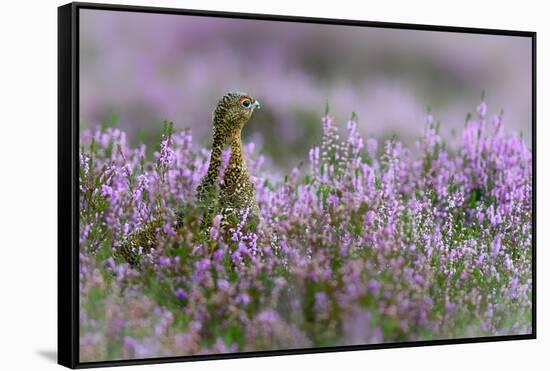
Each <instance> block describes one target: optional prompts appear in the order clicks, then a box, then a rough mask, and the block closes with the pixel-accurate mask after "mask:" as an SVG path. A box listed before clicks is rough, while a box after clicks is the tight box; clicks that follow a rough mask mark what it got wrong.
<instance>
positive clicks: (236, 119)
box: [212, 91, 260, 136]
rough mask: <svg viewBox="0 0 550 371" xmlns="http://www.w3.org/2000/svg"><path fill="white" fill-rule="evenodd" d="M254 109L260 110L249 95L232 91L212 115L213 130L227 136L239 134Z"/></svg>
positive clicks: (222, 99) (220, 101)
mask: <svg viewBox="0 0 550 371" xmlns="http://www.w3.org/2000/svg"><path fill="white" fill-rule="evenodd" d="M256 108H260V102H259V101H258V100H257V99H255V98H253V97H252V96H251V95H249V94H246V93H241V92H234V91H232V92H229V93H227V94H225V95H224V96H223V97H221V99H220V100H219V101H218V104H217V105H216V108H215V109H214V112H213V113H212V122H213V125H214V130H215V131H218V133H219V134H221V135H227V136H231V135H233V134H237V133H240V131H241V129H242V128H243V126H244V125H245V124H246V123H247V122H248V120H250V117H251V116H252V113H253V112H254V110H255V109H256Z"/></svg>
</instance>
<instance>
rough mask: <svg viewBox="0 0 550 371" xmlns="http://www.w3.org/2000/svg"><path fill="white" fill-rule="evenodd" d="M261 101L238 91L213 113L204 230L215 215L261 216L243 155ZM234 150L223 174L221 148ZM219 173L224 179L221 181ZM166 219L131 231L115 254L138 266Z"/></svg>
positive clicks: (226, 220) (227, 220) (200, 200)
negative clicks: (246, 135) (249, 124)
mask: <svg viewBox="0 0 550 371" xmlns="http://www.w3.org/2000/svg"><path fill="white" fill-rule="evenodd" d="M259 107H260V104H259V102H258V101H257V100H256V99H254V98H252V97H251V96H250V95H248V94H245V93H239V92H229V93H227V94H225V95H224V96H223V97H222V98H221V99H220V100H219V101H218V104H217V105H216V108H215V109H214V111H213V113H212V126H213V143H212V153H211V156H210V164H209V166H208V172H207V173H206V175H205V176H204V177H203V179H202V180H201V182H200V184H199V186H198V187H197V204H198V206H199V207H202V208H203V209H204V214H203V221H202V227H201V228H203V229H204V230H205V231H207V230H208V228H209V227H210V226H211V224H212V218H213V217H214V216H215V215H218V214H221V215H222V216H223V218H222V223H223V224H224V225H234V224H236V223H237V222H239V221H240V220H241V219H242V216H243V213H244V211H246V210H248V220H249V221H257V220H258V219H259V208H258V203H257V201H256V196H255V192H254V185H253V184H252V182H251V181H250V176H249V174H248V168H247V166H246V160H245V158H244V157H243V152H242V144H241V131H242V129H243V127H244V125H245V124H246V123H247V122H248V120H250V117H251V116H252V113H253V111H254V109H256V108H259ZM225 148H230V149H231V156H230V159H229V163H228V165H227V167H226V169H225V172H224V174H220V173H221V167H222V151H223V150H224V149H225ZM220 176H221V179H222V180H223V181H222V182H220ZM175 215H176V219H177V225H176V228H179V227H180V226H181V225H182V220H183V217H182V215H180V214H179V213H178V212H176V213H175ZM164 220H165V218H164V217H163V216H159V217H157V218H155V219H153V220H151V221H149V222H147V223H146V224H145V225H143V226H142V227H141V228H139V229H137V230H135V231H134V232H132V233H130V234H129V235H128V236H127V237H126V238H125V240H124V241H123V242H122V243H121V245H120V247H119V248H118V249H117V251H116V255H117V256H119V257H121V258H123V259H124V260H126V261H127V262H128V263H130V264H131V265H136V264H137V263H138V262H139V258H140V256H141V255H140V251H139V250H140V248H141V250H142V251H141V252H142V253H143V252H148V251H149V250H150V249H151V248H153V247H155V246H156V245H157V243H158V237H159V234H163V231H162V225H163V223H164Z"/></svg>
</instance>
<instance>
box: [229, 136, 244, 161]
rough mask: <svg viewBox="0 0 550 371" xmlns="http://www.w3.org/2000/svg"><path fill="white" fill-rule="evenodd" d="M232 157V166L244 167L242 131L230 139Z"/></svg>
mask: <svg viewBox="0 0 550 371" xmlns="http://www.w3.org/2000/svg"><path fill="white" fill-rule="evenodd" d="M230 147H231V157H230V159H229V162H230V163H231V164H239V165H241V164H242V165H244V164H245V162H244V157H243V150H242V142H241V130H238V131H236V132H235V133H233V135H231V138H230Z"/></svg>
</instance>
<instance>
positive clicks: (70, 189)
mask: <svg viewBox="0 0 550 371" xmlns="http://www.w3.org/2000/svg"><path fill="white" fill-rule="evenodd" d="M81 9H99V10H111V11H121V12H140V13H157V14H158V13H161V14H177V15H193V16H208V17H225V18H238V19H255V20H271V21H286V22H301V23H316V24H332V25H343V26H346V25H347V26H361V27H377V28H387V29H391V28H397V29H406V30H424V31H442V32H454V33H469V34H487V35H508V36H519V37H525V38H530V39H531V42H532V56H531V57H532V110H533V111H532V128H531V129H532V142H531V146H532V147H531V148H532V152H533V161H532V173H533V200H532V201H533V204H532V210H533V217H532V235H533V249H532V254H533V256H532V277H533V280H532V293H533V294H532V303H533V307H532V313H533V315H532V333H531V334H525V335H506V336H489V337H475V338H460V339H444V340H428V341H413V342H400V343H384V344H370V345H350V346H335V347H323V348H307V349H288V350H273V351H258V352H241V353H230V354H210V355H199V356H181V357H164V358H147V359H128V360H116V361H98V362H85V363H83V362H80V360H79V254H78V251H79V240H78V235H79V233H78V228H79V220H78V215H79V213H78V207H79V204H78V192H79V188H78V166H79V161H78V151H79V124H78V123H79V11H80V10H81ZM536 71H537V69H536V32H531V31H512V30H498V29H486V28H466V27H449V26H434V25H422V24H404V23H386V22H372V21H358V20H347V19H327V18H312V17H296V16H281V15H268V14H248V13H232V12H221V11H202V10H187V9H174V8H159V7H145V6H128V5H112V4H98V3H80V2H75V3H70V4H67V5H63V6H61V7H59V8H58V363H59V364H61V365H63V366H66V367H69V368H89V367H100V366H122V365H138V364H154V363H167V362H184V361H201V360H213V359H230V358H243V357H264V356H278V355H290V354H307V353H323V352H341V351H354V350H369V349H386V348H403V347H418V346H431V345H448V344H463V343H481V342H497V341H509V340H527V339H536V329H537V327H536V325H537V323H536V310H537V304H536V297H537V295H536V195H537V192H536V159H537V156H536V155H537V151H536V113H537V108H536V103H537V95H536V93H537V89H536Z"/></svg>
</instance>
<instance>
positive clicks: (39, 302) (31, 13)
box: [0, 0, 550, 371]
mask: <svg viewBox="0 0 550 371" xmlns="http://www.w3.org/2000/svg"><path fill="white" fill-rule="evenodd" d="M119 3H125V4H138V5H155V6H167V7H182V8H190V9H193V8H194V9H206V10H226V11H237V12H252V13H268V14H283V15H302V16H315V17H330V18H349V19H364V20H373V21H388V22H407V23H422V24H436V25H452V26H471V27H489V28H503V29H519V30H531V31H537V32H538V60H537V65H538V74H539V77H538V81H537V84H538V106H539V109H538V135H537V139H538V141H537V142H538V147H539V150H538V161H537V163H538V166H537V171H538V173H537V175H538V218H537V220H538V244H537V246H538V271H539V275H538V287H539V290H538V293H539V295H538V304H539V305H538V314H539V315H538V330H539V331H538V332H539V339H538V340H536V341H520V342H504V343H487V344H468V345H452V346H437V347H426V348H411V349H389V350H378V351H362V352H346V353H339V354H334V353H332V354H317V355H306V356H285V357H271V358H255V359H243V360H230V361H215V362H199V363H187V364H167V365H156V366H139V368H138V367H136V366H134V367H129V368H126V369H128V370H130V369H136V370H137V369H139V370H147V369H152V367H154V369H157V370H207V369H213V368H217V369H219V368H223V369H226V370H239V371H246V370H258V369H262V370H281V369H283V370H284V369H300V368H302V369H305V368H308V369H323V370H324V369H326V370H329V369H344V368H345V370H346V371H351V370H364V369H365V368H367V367H369V368H372V369H384V370H387V369H390V370H391V369H396V368H398V367H399V368H402V369H407V370H416V369H422V370H426V371H427V370H442V369H444V370H445V371H450V370H461V371H463V370H465V369H485V370H490V369H491V370H518V369H532V370H536V369H541V368H542V367H543V366H541V364H542V362H543V360H545V359H546V360H547V359H548V355H547V354H545V353H544V351H543V349H545V348H548V349H550V340H549V338H550V337H549V335H548V332H549V328H548V327H549V325H548V323H549V321H548V320H547V319H546V318H545V312H547V309H548V305H547V304H548V299H547V298H548V295H547V292H543V290H542V289H544V288H547V287H548V286H549V277H550V274H549V273H548V270H550V268H548V269H545V268H546V265H547V263H548V254H547V253H546V251H545V244H546V243H548V242H549V240H548V230H549V229H548V225H547V223H546V217H548V213H549V210H550V205H549V195H550V192H548V191H547V190H548V189H550V187H549V186H550V184H549V176H548V171H547V170H546V169H547V165H546V164H547V163H548V162H549V161H550V146H549V145H546V141H547V140H549V139H550V136H549V131H550V128H549V127H548V126H547V125H545V123H546V121H547V120H548V117H549V115H550V113H549V112H550V109H549V108H548V105H546V106H545V105H544V103H543V102H545V101H546V102H547V103H546V104H548V102H549V97H548V89H549V85H550V84H549V83H550V81H549V74H548V72H547V70H545V68H544V67H545V66H549V65H550V43H549V37H550V26H549V23H548V19H547V14H548V12H547V11H545V9H544V8H545V7H544V3H545V2H544V1H540V0H539V1H531V0H524V1H514V2H505V1H502V0H501V1H494V0H491V1H479V0H477V1H475V0H474V1H472V0H461V1H452V2H444V1H436V0H432V1H428V0H415V1H407V0H402V1H391V0H385V1H371V2H367V1H352V0H339V1H324V2H321V1H316V2H311V5H310V4H307V3H306V2H301V3H300V2H298V1H295V0H294V1H292V0H276V1H273V0H272V1H263V0H255V1H230V2H228V1H222V0H192V1H191V0H190V1H175V0H173V1H168V0H157V1H151V0H149V1H147V0H135V1H119ZM61 4H63V2H61V1H54V0H35V1H17V0H12V1H6V2H3V3H2V9H1V11H0V14H1V15H0V17H1V22H0V63H1V68H0V74H1V76H0V94H1V100H0V101H1V104H0V218H1V223H0V275H1V279H0V285H1V286H0V311H1V313H0V342H1V343H0V368H2V369H4V370H19V369H26V370H48V369H56V367H59V366H56V365H55V362H54V361H53V359H54V357H55V349H56V202H57V201H56V192H57V191H56V182H57V178H56V166H57V163H56V156H57V147H56V146H57V143H56V120H57V115H56V107H57V106H56V104H57V103H56V102H57V92H56V81H57V49H56V45H57V9H56V7H57V6H58V5H61ZM546 352H548V351H546ZM57 369H59V368H57Z"/></svg>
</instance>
